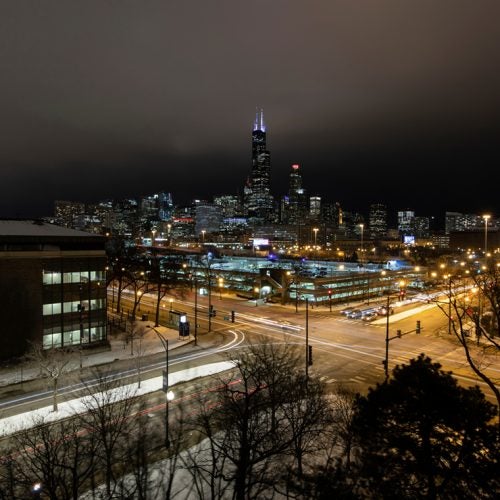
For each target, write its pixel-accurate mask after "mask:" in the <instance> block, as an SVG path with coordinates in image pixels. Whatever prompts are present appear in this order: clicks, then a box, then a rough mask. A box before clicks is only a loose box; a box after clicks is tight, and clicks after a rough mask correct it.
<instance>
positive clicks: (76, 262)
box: [0, 220, 107, 359]
mask: <svg viewBox="0 0 500 500" xmlns="http://www.w3.org/2000/svg"><path fill="white" fill-rule="evenodd" d="M104 244H105V238H104V237H102V236H98V235H94V234H90V233H86V232H82V231H76V230H73V229H68V228H65V227H61V226H56V225H53V224H47V223H43V222H41V221H33V220H0V304H1V308H2V331H3V335H2V349H1V351H0V358H1V359H10V358H14V357H18V356H21V355H23V354H24V353H25V352H26V351H27V350H29V348H30V343H36V344H41V345H42V346H43V348H44V349H52V348H60V347H77V348H84V347H91V346H92V345H96V344H101V343H104V342H105V341H106V338H107V335H106V271H105V268H106V260H107V259H106V252H105V246H104Z"/></svg>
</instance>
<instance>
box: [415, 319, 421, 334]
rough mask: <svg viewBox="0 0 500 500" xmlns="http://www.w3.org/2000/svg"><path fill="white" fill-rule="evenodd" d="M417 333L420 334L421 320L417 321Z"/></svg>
mask: <svg viewBox="0 0 500 500" xmlns="http://www.w3.org/2000/svg"><path fill="white" fill-rule="evenodd" d="M415 332H416V333H420V320H419V319H417V326H416V327H415Z"/></svg>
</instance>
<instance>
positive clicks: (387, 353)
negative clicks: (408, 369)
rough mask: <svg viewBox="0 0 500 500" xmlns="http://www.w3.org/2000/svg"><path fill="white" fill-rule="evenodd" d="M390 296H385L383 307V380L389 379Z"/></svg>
mask: <svg viewBox="0 0 500 500" xmlns="http://www.w3.org/2000/svg"><path fill="white" fill-rule="evenodd" d="M390 301H391V299H390V297H387V306H386V308H385V361H384V373H385V381H386V382H387V380H389V314H390V313H389V307H390Z"/></svg>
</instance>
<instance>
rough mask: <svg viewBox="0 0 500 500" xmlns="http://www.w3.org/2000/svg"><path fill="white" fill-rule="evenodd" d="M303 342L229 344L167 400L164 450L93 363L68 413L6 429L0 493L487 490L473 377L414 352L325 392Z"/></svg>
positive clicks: (493, 412) (278, 494) (493, 466)
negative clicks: (224, 360)
mask: <svg viewBox="0 0 500 500" xmlns="http://www.w3.org/2000/svg"><path fill="white" fill-rule="evenodd" d="M303 351H304V349H303V348H302V346H300V347H298V348H297V347H296V346H293V345H288V344H286V343H285V344H281V343H279V344H277V343H267V342H264V341H260V343H258V344H253V345H250V346H248V348H247V349H245V350H241V351H238V356H237V358H235V359H234V360H233V361H234V364H235V369H234V370H232V371H231V373H230V372H226V373H225V374H224V375H220V374H219V375H218V376H214V377H213V378H212V381H211V382H212V383H211V384H209V385H210V389H208V390H205V389H203V390H200V387H202V384H199V385H198V389H196V397H197V398H198V404H194V405H193V404H191V405H189V406H186V407H184V409H183V411H180V409H179V407H178V406H177V405H176V406H175V407H174V409H173V412H172V414H171V418H170V432H171V434H170V441H171V448H170V449H169V451H168V454H167V455H168V459H166V460H165V459H164V458H165V455H166V454H165V450H164V449H163V430H164V429H163V428H151V423H150V422H154V420H152V419H150V418H148V417H147V412H145V411H144V408H143V407H142V405H141V401H140V399H138V398H137V397H135V394H134V393H130V394H124V393H123V392H117V389H119V387H118V386H117V384H116V381H114V380H113V378H109V377H107V376H105V374H100V375H99V376H96V381H97V386H96V388H91V387H90V386H89V387H88V388H87V389H88V391H89V392H88V394H87V397H86V398H85V409H86V411H85V412H84V414H83V415H82V416H81V417H80V418H78V419H75V420H68V421H61V422H58V423H55V424H50V425H49V426H44V425H43V424H42V423H40V425H37V426H35V427H34V428H33V429H32V430H30V431H27V432H23V433H20V434H19V435H18V436H17V437H16V438H15V444H14V446H13V448H12V450H11V452H10V453H4V454H3V455H2V456H1V457H0V499H3V498H9V500H15V499H21V498H23V499H24V498H29V495H28V496H27V495H26V492H27V491H28V492H29V487H30V485H31V484H32V482H35V481H40V482H42V483H43V485H44V490H43V495H42V497H41V498H54V499H57V500H60V499H63V500H64V499H66V498H68V499H69V498H72V499H76V498H85V499H90V498H106V499H111V498H113V499H125V498H126V499H141V500H148V499H153V498H155V499H156V498H165V499H170V498H176V499H179V500H181V499H182V500H185V499H189V500H191V499H223V498H224V499H225V498H232V499H238V500H239V499H241V500H243V499H245V500H247V499H257V498H258V499H260V498H265V499H272V498H276V499H282V498H294V499H331V498H340V499H342V498H352V499H364V498H367V499H379V498H380V499H385V498H388V499H392V498H397V499H406V498H407V499H414V498H431V499H437V498H439V499H443V498H444V499H448V498H450V499H458V498H460V499H462V498H464V499H466V498H474V499H490V498H491V499H493V498H498V492H499V488H500V482H499V474H498V470H499V468H500V461H499V449H500V448H499V439H498V434H497V426H496V425H495V418H498V414H497V408H496V406H494V405H492V404H491V403H489V402H488V401H487V400H486V399H485V397H484V395H483V393H482V392H481V391H480V390H479V388H477V387H472V388H464V387H461V386H459V385H458V384H457V382H456V380H455V379H454V378H453V377H452V376H451V374H450V373H448V372H443V371H442V370H441V367H440V365H439V364H437V363H432V361H431V360H430V359H429V358H427V357H425V356H424V355H421V356H420V357H418V358H417V359H414V360H412V361H411V362H410V363H409V364H407V365H401V366H397V367H396V368H395V369H394V371H393V373H392V377H391V378H390V379H389V380H388V381H387V382H384V383H382V384H378V385H377V386H376V387H374V388H372V389H370V390H369V391H368V393H367V394H366V395H359V394H358V395H356V394H353V393H352V392H350V391H349V390H347V389H345V388H338V389H337V391H336V392H335V393H334V394H326V392H325V386H324V385H323V384H322V383H321V381H320V380H318V379H317V378H315V373H314V370H310V371H309V377H306V376H305V370H304V361H305V360H304V358H303V354H304V352H303ZM183 399H184V400H185V401H189V400H190V399H191V398H190V396H189V395H186V396H185V397H184V398H183ZM156 426H157V424H156ZM159 448H161V450H159ZM159 451H161V453H159ZM178 478H181V479H182V480H180V481H178V480H177V479H178ZM85 492H87V494H86V496H83V497H82V494H83V493H85Z"/></svg>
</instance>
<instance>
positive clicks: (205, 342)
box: [0, 294, 499, 416]
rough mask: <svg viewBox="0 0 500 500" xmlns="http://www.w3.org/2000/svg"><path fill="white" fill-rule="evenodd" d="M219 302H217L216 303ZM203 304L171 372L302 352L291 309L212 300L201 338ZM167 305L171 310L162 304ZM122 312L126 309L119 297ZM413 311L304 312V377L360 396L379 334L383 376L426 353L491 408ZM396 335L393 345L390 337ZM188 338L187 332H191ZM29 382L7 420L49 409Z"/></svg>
mask: <svg viewBox="0 0 500 500" xmlns="http://www.w3.org/2000/svg"><path fill="white" fill-rule="evenodd" d="M221 297H222V298H221ZM207 302H208V301H207V297H198V300H197V322H198V324H199V327H198V335H199V337H198V339H199V342H198V345H197V346H193V345H190V346H187V347H186V348H181V349H179V350H177V349H176V350H174V351H172V352H171V353H170V356H169V361H170V363H169V366H170V369H171V370H175V369H184V368H190V367H193V366H196V365H199V364H204V363H209V362H213V361H219V360H221V358H223V359H226V358H227V353H228V352H231V354H232V355H234V357H237V349H241V348H243V346H244V343H243V342H244V341H245V340H251V341H253V342H255V341H258V339H259V338H260V337H261V336H264V337H266V338H268V339H272V340H273V341H275V342H289V343H295V344H297V345H299V346H302V347H303V349H304V354H305V352H306V343H305V338H306V310H305V307H304V306H303V305H301V307H300V308H299V311H298V312H295V306H292V307H290V306H288V307H286V306H281V305H277V304H267V303H265V304H259V305H256V304H255V302H253V301H246V300H240V299H236V298H234V297H229V296H227V295H222V296H219V295H218V294H217V296H212V304H213V305H214V307H215V309H216V310H217V315H216V317H213V318H212V321H211V323H212V331H211V332H208V317H207V311H208V303H207ZM167 303H168V304H169V305H170V303H169V302H167ZM153 304H154V299H153V298H152V297H144V298H143V304H142V305H141V309H142V311H148V313H151V314H152V313H153V311H154V305H153ZM124 305H125V307H127V303H126V298H125V304H124ZM172 307H173V308H175V309H177V310H182V311H184V312H186V313H187V315H188V319H189V320H190V321H191V322H192V323H193V324H194V310H193V309H194V301H193V296H192V295H191V296H188V297H187V298H186V299H185V300H182V301H178V300H175V301H174V302H173V303H172ZM231 311H235V320H236V321H235V323H232V322H231V321H230V319H231ZM418 311H419V312H418V313H416V314H412V315H410V316H407V317H401V315H400V314H397V313H396V314H394V315H392V316H390V317H389V329H387V324H386V321H385V320H386V318H382V319H381V321H376V322H364V321H361V320H351V319H347V318H345V317H344V316H342V315H341V314H340V313H339V312H337V311H335V310H334V311H332V312H330V311H329V308H328V307H321V308H317V307H316V308H313V307H312V306H311V307H308V310H307V336H308V339H309V344H310V345H311V346H312V353H313V355H312V359H313V364H312V366H310V367H308V369H309V373H311V374H316V375H318V376H319V377H320V378H321V379H323V380H324V381H325V383H326V384H327V387H329V388H330V389H331V390H332V391H334V390H335V389H336V388H338V387H339V386H343V387H347V388H351V389H352V390H354V391H356V392H361V393H365V392H366V391H367V390H368V388H369V387H372V386H375V385H376V384H377V383H379V382H382V381H383V380H384V378H385V373H384V366H383V361H384V359H385V355H386V333H387V331H388V332H389V337H390V338H391V340H390V342H389V352H388V366H389V371H390V370H392V369H393V368H394V367H395V366H396V365H397V364H402V363H407V362H408V361H409V360H410V359H412V358H415V357H417V356H418V355H419V354H421V353H425V354H426V355H427V356H429V357H430V358H431V359H432V360H433V361H435V362H439V363H441V364H442V366H443V369H445V370H449V371H452V372H453V374H454V375H455V377H456V378H457V379H458V380H459V382H460V383H461V384H463V385H465V386H471V385H475V384H477V385H479V386H480V387H481V389H482V390H483V392H484V393H485V394H486V396H487V398H488V399H489V400H491V401H492V402H496V400H495V399H494V397H493V394H492V393H491V391H490V390H489V388H488V387H487V386H486V385H485V384H484V383H483V382H481V381H479V380H478V379H477V378H476V376H475V375H474V374H473V373H472V371H471V370H470V368H469V367H468V365H467V363H466V361H465V357H464V354H463V350H462V348H461V346H460V345H459V344H458V342H457V341H456V339H455V338H454V336H453V335H448V333H447V325H448V320H447V318H446V317H445V316H444V315H443V313H442V311H440V310H439V308H437V307H428V308H427V309H425V310H423V309H419V310H418ZM417 319H418V320H420V322H421V326H422V331H421V333H420V334H416V333H415V323H416V320H417ZM398 329H400V330H401V331H402V333H403V335H402V337H401V338H397V336H396V331H397V330H398ZM191 333H193V331H191ZM163 368H164V356H163V355H162V354H161V353H160V354H155V355H152V356H148V357H147V358H145V359H144V360H143V362H141V377H142V378H144V379H145V378H148V377H157V376H159V375H160V374H161V370H162V369H163ZM486 370H487V371H488V374H489V375H491V376H493V377H496V378H497V379H498V378H499V370H498V367H497V366H496V365H495V364H494V360H493V359H492V360H491V363H490V365H489V367H488V368H487V369H486ZM81 376H82V377H83V379H84V381H85V382H82V381H81V380H76V379H71V378H69V379H68V380H66V381H65V383H62V384H61V386H60V388H59V393H60V394H61V397H62V398H65V399H67V398H71V397H78V395H80V394H81V393H82V389H83V388H84V385H86V386H87V387H88V386H89V385H92V384H95V383H96V382H95V380H93V379H92V378H91V374H90V371H89V372H88V373H87V375H85V374H81ZM109 376H111V377H118V378H121V379H122V380H123V382H124V383H130V381H131V380H134V379H136V378H137V368H136V367H135V366H133V365H131V363H130V360H128V361H121V362H116V363H115V364H114V365H113V368H112V371H110V373H109ZM40 385H41V384H39V386H37V385H36V383H35V382H34V383H33V384H32V385H31V389H30V385H25V392H24V393H23V394H19V395H15V396H8V397H2V398H1V399H0V411H1V412H2V415H3V416H8V415H12V414H16V413H20V412H24V411H28V410H31V409H34V408H37V407H41V406H47V405H50V404H51V398H52V391H51V390H50V388H49V389H47V388H46V387H43V388H42V387H40Z"/></svg>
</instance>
